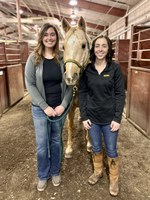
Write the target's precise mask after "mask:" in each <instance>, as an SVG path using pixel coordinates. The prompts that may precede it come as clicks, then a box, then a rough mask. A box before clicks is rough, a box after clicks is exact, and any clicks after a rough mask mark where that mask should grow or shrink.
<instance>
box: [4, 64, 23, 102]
mask: <svg viewBox="0 0 150 200" xmlns="http://www.w3.org/2000/svg"><path fill="white" fill-rule="evenodd" d="M7 78H8V80H7V82H8V92H9V104H10V106H11V105H13V104H14V103H16V102H17V101H19V100H20V99H21V98H22V97H23V96H24V84H23V75H22V64H16V65H10V66H7Z"/></svg>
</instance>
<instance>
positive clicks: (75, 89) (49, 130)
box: [47, 85, 78, 159]
mask: <svg viewBox="0 0 150 200" xmlns="http://www.w3.org/2000/svg"><path fill="white" fill-rule="evenodd" d="M77 89H78V88H77V86H76V85H75V86H74V87H73V96H72V99H71V102H70V104H69V106H68V107H67V109H66V110H65V112H64V113H63V114H62V115H61V116H60V117H59V118H57V119H51V118H50V117H48V116H47V120H48V123H47V130H48V132H47V141H48V142H47V148H48V157H49V158H50V138H51V137H50V135H51V128H50V127H51V126H49V123H50V125H51V123H52V122H59V123H60V126H59V127H62V121H63V119H64V118H65V117H66V115H67V114H68V112H69V110H70V108H71V105H72V103H73V100H74V97H75V94H76V91H77ZM59 131H60V130H59ZM60 132H61V135H62V129H61V131H60ZM61 138H62V137H61ZM62 144H63V143H62V139H61V140H60V147H61V148H60V149H61V151H60V158H61V159H62V148H63V145H62Z"/></svg>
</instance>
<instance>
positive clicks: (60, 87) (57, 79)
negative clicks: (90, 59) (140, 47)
mask: <svg viewBox="0 0 150 200" xmlns="http://www.w3.org/2000/svg"><path fill="white" fill-rule="evenodd" d="M63 73H64V63H63V59H62V55H61V53H60V51H59V35H58V32H57V29H56V28H55V27H54V26H53V25H51V24H49V23H46V24H44V25H43V27H42V28H41V31H40V33H39V37H38V42H37V46H36V48H35V50H34V52H33V53H31V55H30V56H29V58H28V60H27V63H26V67H25V81H26V87H27V90H28V92H29V94H30V96H31V98H32V116H33V122H34V127H35V136H36V147H37V148H36V149H37V168H38V178H39V180H38V184H37V190H38V191H44V190H45V188H46V186H47V180H48V179H49V178H51V179H52V183H53V185H54V186H59V185H60V183H61V176H60V167H61V153H62V145H61V143H62V128H63V124H64V118H62V119H60V120H59V121H58V120H56V119H58V118H59V117H60V116H61V115H62V114H63V113H64V111H65V109H66V108H67V106H68V105H69V103H70V101H71V97H72V88H71V87H67V86H66V84H65V81H64V80H63ZM48 117H50V118H51V119H54V121H53V120H51V121H50V120H48V119H49V118H48Z"/></svg>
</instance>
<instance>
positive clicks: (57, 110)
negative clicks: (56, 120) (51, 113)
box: [54, 105, 65, 116]
mask: <svg viewBox="0 0 150 200" xmlns="http://www.w3.org/2000/svg"><path fill="white" fill-rule="evenodd" d="M54 110H55V113H56V116H60V115H62V113H63V112H64V111H65V108H64V107H63V106H61V105H59V106H57V107H56V108H55V109H54Z"/></svg>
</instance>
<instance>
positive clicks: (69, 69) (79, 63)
mask: <svg viewBox="0 0 150 200" xmlns="http://www.w3.org/2000/svg"><path fill="white" fill-rule="evenodd" d="M62 28H63V30H64V31H65V33H66V36H65V40H64V62H65V68H66V70H65V73H64V79H65V81H66V84H67V85H73V86H75V87H76V88H77V87H78V81H79V76H80V74H81V73H82V71H83V70H84V69H85V67H86V65H87V64H88V62H89V49H90V40H89V38H88V37H87V35H86V23H85V20H84V19H83V17H80V19H79V20H78V25H77V26H76V27H71V26H70V25H69V23H68V21H67V20H66V19H63V20H62ZM77 107H79V102H78V94H77V92H76V94H75V97H74V100H73V104H72V106H71V108H70V111H69V113H68V141H67V148H66V152H65V157H66V158H70V157H72V144H73V142H72V136H73V125H74V124H73V121H74V115H75V110H76V108H77ZM86 132H87V131H86ZM86 139H87V151H90V149H91V144H90V140H89V136H88V132H87V133H86Z"/></svg>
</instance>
